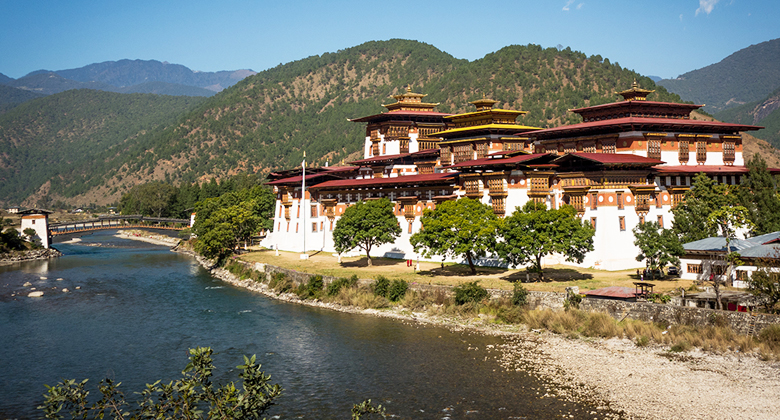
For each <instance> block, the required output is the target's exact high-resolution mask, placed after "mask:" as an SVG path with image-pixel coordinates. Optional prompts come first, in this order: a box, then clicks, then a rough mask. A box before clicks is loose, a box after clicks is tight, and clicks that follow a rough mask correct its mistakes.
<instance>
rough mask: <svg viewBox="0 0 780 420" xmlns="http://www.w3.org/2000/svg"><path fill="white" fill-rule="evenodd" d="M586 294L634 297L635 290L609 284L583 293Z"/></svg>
mask: <svg viewBox="0 0 780 420" xmlns="http://www.w3.org/2000/svg"><path fill="white" fill-rule="evenodd" d="M584 294H585V295H586V296H599V297H611V298H618V299H633V298H635V297H636V290H634V289H632V288H630V287H621V286H609V287H603V288H601V289H596V290H590V291H587V292H585V293H584Z"/></svg>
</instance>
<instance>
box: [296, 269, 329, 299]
mask: <svg viewBox="0 0 780 420" xmlns="http://www.w3.org/2000/svg"><path fill="white" fill-rule="evenodd" d="M324 286H325V285H324V283H323V281H322V276H321V275H319V274H317V275H316V276H311V277H309V281H308V282H306V283H304V284H301V285H300V286H299V287H298V297H300V298H301V299H311V298H314V299H317V298H319V297H320V294H321V293H322V288H323V287H324Z"/></svg>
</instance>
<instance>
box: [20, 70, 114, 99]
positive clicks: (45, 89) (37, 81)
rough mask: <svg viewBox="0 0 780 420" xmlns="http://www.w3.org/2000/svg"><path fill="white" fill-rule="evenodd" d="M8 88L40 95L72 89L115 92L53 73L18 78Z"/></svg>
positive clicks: (98, 85) (103, 84)
mask: <svg viewBox="0 0 780 420" xmlns="http://www.w3.org/2000/svg"><path fill="white" fill-rule="evenodd" d="M8 86H12V87H15V88H19V89H24V90H27V91H30V92H35V93H40V94H42V95H53V94H55V93H60V92H64V91H66V90H72V89H95V90H105V91H109V92H114V91H116V90H117V88H115V87H114V86H111V85H108V84H106V83H100V82H79V81H75V80H71V79H66V78H64V77H62V76H60V75H59V74H57V73H54V72H37V73H35V74H28V75H27V76H24V77H20V78H18V79H16V80H13V81H11V82H9V83H8Z"/></svg>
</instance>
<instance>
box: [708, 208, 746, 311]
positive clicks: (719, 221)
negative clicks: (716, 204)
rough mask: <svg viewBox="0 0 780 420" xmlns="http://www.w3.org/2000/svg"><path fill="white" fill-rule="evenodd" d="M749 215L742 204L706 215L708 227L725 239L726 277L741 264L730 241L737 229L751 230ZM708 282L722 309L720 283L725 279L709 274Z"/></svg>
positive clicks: (719, 307)
mask: <svg viewBox="0 0 780 420" xmlns="http://www.w3.org/2000/svg"><path fill="white" fill-rule="evenodd" d="M749 217H750V213H749V212H748V210H747V209H746V208H745V207H743V206H724V207H721V208H719V209H717V210H715V211H713V212H712V213H710V215H709V216H707V226H708V228H709V229H713V228H714V229H715V230H717V231H720V232H721V234H722V235H723V237H724V238H725V239H726V251H725V259H726V261H727V262H728V269H727V270H726V278H727V279H730V278H731V273H732V272H733V270H734V266H735V265H740V264H741V262H740V260H739V253H738V252H736V251H734V252H732V251H731V242H732V241H733V240H734V239H736V238H737V230H739V229H747V230H753V229H754V228H755V226H754V225H753V222H751V221H750V218H749ZM709 283H711V284H712V287H713V289H715V299H716V300H717V302H718V309H723V304H722V303H721V301H720V286H721V284H725V281H724V280H721V279H719V278H718V276H715V275H710V280H709Z"/></svg>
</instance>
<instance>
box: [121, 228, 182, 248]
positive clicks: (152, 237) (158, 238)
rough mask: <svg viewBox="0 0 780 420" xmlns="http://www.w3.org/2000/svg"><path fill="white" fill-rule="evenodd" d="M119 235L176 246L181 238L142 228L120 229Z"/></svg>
mask: <svg viewBox="0 0 780 420" xmlns="http://www.w3.org/2000/svg"><path fill="white" fill-rule="evenodd" d="M115 236H117V237H119V238H124V239H132V240H135V241H142V242H148V243H150V244H155V245H165V246H171V247H173V246H176V245H177V244H178V243H179V241H181V239H178V238H172V237H170V236H165V235H158V234H156V233H150V232H144V231H141V230H120V231H118V232H117V233H116V235H115Z"/></svg>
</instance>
